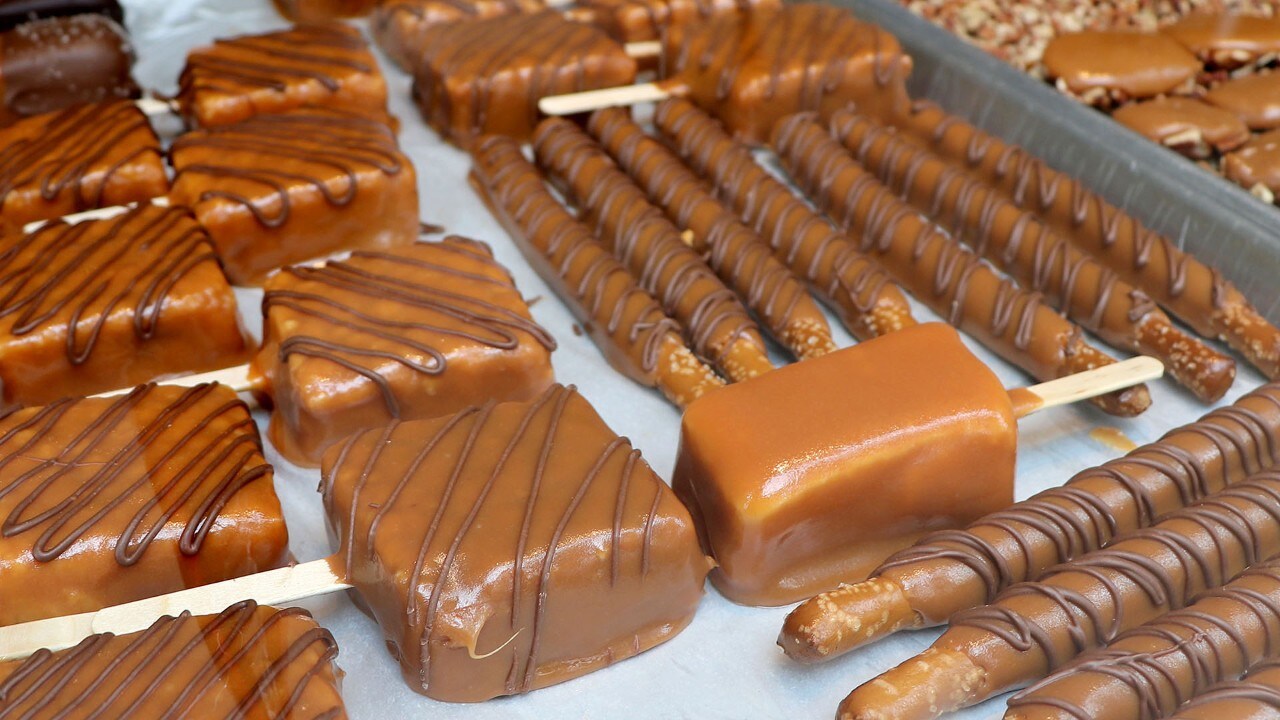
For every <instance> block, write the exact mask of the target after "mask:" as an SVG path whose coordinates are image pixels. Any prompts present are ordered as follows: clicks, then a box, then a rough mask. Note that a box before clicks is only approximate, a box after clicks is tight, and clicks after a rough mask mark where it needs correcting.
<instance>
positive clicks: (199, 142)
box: [170, 109, 404, 228]
mask: <svg viewBox="0 0 1280 720" xmlns="http://www.w3.org/2000/svg"><path fill="white" fill-rule="evenodd" d="M188 148H191V149H196V148H204V149H209V150H214V151H224V152H227V153H231V154H242V153H243V154H250V153H251V154H253V155H254V156H255V160H254V162H253V163H252V165H246V163H244V162H243V161H236V159H235V158H234V157H230V158H228V159H227V161H225V162H217V163H192V164H188V165H180V169H179V170H178V172H177V175H176V176H175V177H174V182H177V180H178V178H180V177H182V176H183V175H186V174H194V175H200V176H204V177H207V178H209V179H210V182H211V184H212V185H214V186H215V189H211V190H205V191H204V192H202V193H201V194H200V198H199V199H200V202H208V201H211V200H225V201H229V202H232V203H236V204H238V205H243V206H244V208H245V209H246V210H248V211H249V212H251V213H252V214H253V216H254V218H256V219H257V221H258V222H259V223H260V224H261V225H263V226H264V227H267V228H278V227H281V226H282V225H284V224H285V223H286V222H288V220H289V217H290V215H291V214H292V212H293V202H292V200H291V198H290V194H289V190H290V188H291V187H295V186H297V185H298V184H303V185H309V186H311V187H312V188H314V189H315V190H316V191H317V192H318V193H320V195H321V196H322V197H323V198H324V199H325V201H326V202H327V203H328V204H330V205H332V206H334V207H343V206H346V205H348V204H350V203H351V202H352V201H354V200H355V198H356V194H357V193H358V192H359V189H360V188H359V179H360V173H361V172H362V171H366V170H368V169H373V170H375V171H379V172H381V173H383V174H384V175H387V176H393V175H397V174H399V173H400V171H401V170H402V169H403V167H404V166H403V160H402V156H401V155H400V152H399V147H398V145H397V144H396V138H395V134H394V133H393V132H392V131H391V129H390V128H388V127H387V126H386V125H384V124H382V123H380V122H378V121H376V120H372V119H369V118H367V117H364V116H361V115H356V114H352V113H347V112H341V111H336V110H319V109H313V110H302V111H295V112H291V113H289V114H286V115H259V116H256V117H254V118H252V119H249V120H245V121H243V122H239V123H236V124H233V125H226V126H219V127H212V128H205V129H203V130H197V131H195V132H190V133H187V134H186V135H183V136H181V137H179V138H178V139H177V140H175V141H174V143H173V148H172V149H171V151H170V152H171V154H172V155H173V156H174V157H176V156H177V155H178V154H179V153H181V152H182V151H183V150H185V149H188ZM272 158H276V159H278V160H279V161H281V164H282V165H286V166H289V167H296V166H297V165H298V164H299V163H305V164H308V165H315V166H320V167H323V168H329V169H332V170H333V171H334V172H335V173H336V174H337V176H338V177H340V178H342V181H341V182H339V183H337V187H334V184H333V181H332V176H331V175H329V174H324V175H320V174H316V175H308V174H304V173H299V172H296V171H290V170H282V169H279V170H278V169H274V168H273V167H272V161H271V159H272ZM221 180H236V181H242V182H245V183H252V184H254V185H258V186H261V187H262V189H263V191H264V194H263V195H262V196H258V195H252V196H251V195H245V194H241V193H239V192H233V191H229V190H219V189H216V186H217V185H218V184H219V181H221Z"/></svg>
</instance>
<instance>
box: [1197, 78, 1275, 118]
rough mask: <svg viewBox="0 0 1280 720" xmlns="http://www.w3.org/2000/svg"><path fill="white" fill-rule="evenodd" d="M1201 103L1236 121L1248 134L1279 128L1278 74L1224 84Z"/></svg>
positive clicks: (1206, 94)
mask: <svg viewBox="0 0 1280 720" xmlns="http://www.w3.org/2000/svg"><path fill="white" fill-rule="evenodd" d="M1204 101H1205V102H1207V103H1209V104H1210V105H1215V106H1217V107H1220V108H1222V109H1223V110H1226V111H1228V112H1230V113H1232V114H1234V115H1235V116H1237V117H1239V118H1240V119H1241V120H1243V121H1244V124H1245V125H1248V126H1249V128H1250V129H1252V130H1273V129H1276V128H1280V73H1275V72H1271V73H1265V74H1258V75H1245V76H1243V77H1238V78H1234V79H1232V80H1228V81H1227V82H1224V83H1222V84H1221V85H1218V86H1217V87H1215V88H1213V89H1212V90H1210V91H1209V92H1207V93H1205V96H1204Z"/></svg>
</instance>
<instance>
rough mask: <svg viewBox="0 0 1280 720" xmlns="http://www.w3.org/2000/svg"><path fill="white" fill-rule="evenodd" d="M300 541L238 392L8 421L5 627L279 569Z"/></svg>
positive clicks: (95, 401) (165, 397) (66, 404)
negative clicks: (293, 539) (292, 536)
mask: <svg viewBox="0 0 1280 720" xmlns="http://www.w3.org/2000/svg"><path fill="white" fill-rule="evenodd" d="M287 541H288V533H287V531H286V528H285V523H284V516H283V515H282V514H281V510H280V503H279V500H277V498H276V494H275V490H274V489H273V487H272V470H271V466H270V465H268V464H267V463H266V461H265V460H264V459H263V456H262V448H261V441H260V440H259V438H258V431H257V428H256V427H255V426H254V424H253V419H252V418H251V417H250V415H249V410H248V408H247V407H246V406H245V405H244V403H243V402H241V401H239V400H238V399H236V396H235V393H233V392H231V391H230V390H229V389H227V388H226V387H223V386H220V385H201V386H197V387H193V388H180V387H173V386H164V385H142V386H139V387H138V388H136V389H135V390H133V391H132V392H129V393H126V394H124V395H117V396H115V397H111V398H86V399H78V400H77V399H67V400H59V401H58V402H55V403H52V404H50V405H46V406H43V407H33V408H25V409H22V410H17V411H15V412H13V413H10V414H9V415H8V416H7V417H5V418H4V419H3V420H0V567H3V568H4V582H3V583H0V625H9V624H13V623H17V622H26V621H28V620H35V619H39V618H43V617H53V616H57V615H66V614H71V613H77V612H85V611H89V610H96V609H99V608H102V607H106V606H109V605H114V604H118V603H122V602H129V601H133V600H138V599H141V598H146V597H151V596H153V595H159V594H163V593H166V592H171V591H174V590H181V589H183V588H186V587H194V586H197V585H205V584H208V583H211V582H217V581H219V580H225V579H228V578H233V577H239V576H241V575H247V574H250V573H254V572H258V571H260V570H266V569H270V568H274V567H278V566H279V565H281V564H282V563H283V562H284V561H285V560H286V557H287V554H288V547H287Z"/></svg>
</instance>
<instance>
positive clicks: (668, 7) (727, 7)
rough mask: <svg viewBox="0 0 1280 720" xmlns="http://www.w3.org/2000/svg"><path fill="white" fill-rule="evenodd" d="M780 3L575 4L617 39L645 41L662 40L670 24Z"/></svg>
mask: <svg viewBox="0 0 1280 720" xmlns="http://www.w3.org/2000/svg"><path fill="white" fill-rule="evenodd" d="M781 4H782V3H781V2H780V0H586V1H585V2H581V3H578V7H580V8H582V9H583V10H585V11H586V12H588V13H589V14H590V18H591V21H592V22H594V23H596V24H597V25H599V26H600V27H602V28H604V29H605V31H606V32H608V33H609V35H611V36H613V37H614V38H616V39H617V40H618V41H620V42H645V41H649V40H661V39H662V35H663V33H664V32H667V31H669V30H670V29H671V28H673V27H677V26H681V27H682V26H685V25H692V24H696V23H700V22H706V21H707V20H710V19H711V18H714V17H720V16H723V15H736V14H738V13H739V12H741V11H746V10H749V9H751V8H755V7H765V8H776V7H779V6H780V5H781Z"/></svg>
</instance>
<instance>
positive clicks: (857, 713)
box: [836, 648, 986, 720]
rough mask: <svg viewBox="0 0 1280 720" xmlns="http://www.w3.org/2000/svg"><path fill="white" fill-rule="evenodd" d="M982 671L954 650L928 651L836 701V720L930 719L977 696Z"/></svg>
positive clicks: (982, 679) (979, 690)
mask: <svg viewBox="0 0 1280 720" xmlns="http://www.w3.org/2000/svg"><path fill="white" fill-rule="evenodd" d="M985 680H986V673H985V672H983V670H982V668H980V667H978V666H977V665H976V664H974V662H973V661H972V660H970V659H969V658H967V657H965V656H964V655H962V654H961V653H958V652H956V651H954V650H941V649H938V648H929V649H928V650H925V651H924V652H922V653H920V654H919V655H917V656H915V657H913V658H911V659H910V660H908V661H906V662H904V663H902V664H901V665H899V666H898V667H896V668H894V669H892V670H890V671H888V672H886V673H884V674H882V675H880V676H879V677H877V678H874V679H872V680H869V681H867V682H865V683H863V684H862V685H860V686H859V687H858V688H857V689H856V690H854V691H853V692H851V693H849V696H848V697H846V698H845V699H844V702H842V703H840V710H839V712H838V713H837V715H836V717H837V718H838V720H889V719H890V718H892V719H893V720H932V719H933V718H937V717H941V716H943V715H945V714H947V713H950V712H954V711H956V710H959V709H961V708H963V707H966V706H968V705H970V704H971V703H972V702H973V701H974V700H976V699H977V698H979V697H981V696H982V694H985V693H982V688H983V685H984V684H985Z"/></svg>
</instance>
